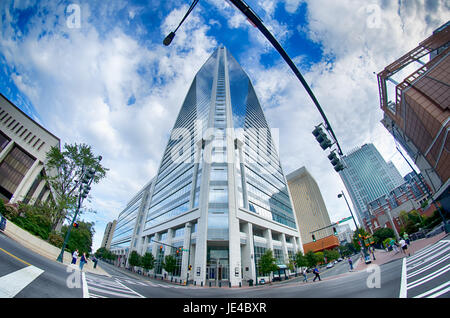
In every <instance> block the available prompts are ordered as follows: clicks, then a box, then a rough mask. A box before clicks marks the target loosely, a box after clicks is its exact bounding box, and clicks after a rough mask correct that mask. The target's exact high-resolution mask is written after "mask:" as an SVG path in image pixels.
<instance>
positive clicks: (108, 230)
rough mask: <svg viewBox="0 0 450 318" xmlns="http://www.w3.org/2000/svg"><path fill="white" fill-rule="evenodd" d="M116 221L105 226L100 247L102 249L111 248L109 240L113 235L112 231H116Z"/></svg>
mask: <svg viewBox="0 0 450 318" xmlns="http://www.w3.org/2000/svg"><path fill="white" fill-rule="evenodd" d="M116 224H117V220H114V221H113V222H108V224H106V229H105V234H103V240H102V245H101V246H100V247H104V248H106V249H107V250H109V249H110V248H111V240H112V238H113V235H114V230H115V229H116Z"/></svg>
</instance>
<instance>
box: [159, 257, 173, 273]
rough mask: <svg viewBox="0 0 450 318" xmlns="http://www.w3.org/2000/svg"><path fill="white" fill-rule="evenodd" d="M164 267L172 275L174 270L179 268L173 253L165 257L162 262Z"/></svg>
mask: <svg viewBox="0 0 450 318" xmlns="http://www.w3.org/2000/svg"><path fill="white" fill-rule="evenodd" d="M162 268H163V269H164V270H165V271H166V272H168V273H169V274H170V275H173V272H174V271H175V269H176V268H177V260H176V258H175V257H174V256H173V255H167V256H166V257H165V258H164V261H163V263H162Z"/></svg>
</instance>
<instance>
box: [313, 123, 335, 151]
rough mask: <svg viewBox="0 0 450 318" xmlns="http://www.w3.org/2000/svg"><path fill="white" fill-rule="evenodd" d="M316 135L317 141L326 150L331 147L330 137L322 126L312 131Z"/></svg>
mask: <svg viewBox="0 0 450 318" xmlns="http://www.w3.org/2000/svg"><path fill="white" fill-rule="evenodd" d="M312 134H313V136H314V137H316V140H317V142H318V143H319V144H320V147H321V148H322V149H323V150H325V149H327V148H330V147H331V141H330V139H328V137H327V135H326V134H325V132H324V131H323V129H322V127H320V126H316V128H314V130H313V131H312Z"/></svg>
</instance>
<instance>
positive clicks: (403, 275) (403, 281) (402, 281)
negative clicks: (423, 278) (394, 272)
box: [398, 257, 407, 298]
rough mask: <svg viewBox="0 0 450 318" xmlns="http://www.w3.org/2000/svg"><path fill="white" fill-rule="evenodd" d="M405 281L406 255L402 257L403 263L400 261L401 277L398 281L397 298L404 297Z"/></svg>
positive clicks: (405, 290)
mask: <svg viewBox="0 0 450 318" xmlns="http://www.w3.org/2000/svg"><path fill="white" fill-rule="evenodd" d="M406 285H407V281H406V257H405V258H403V263H402V278H401V282H400V295H399V296H398V297H399V298H406V292H407V288H406Z"/></svg>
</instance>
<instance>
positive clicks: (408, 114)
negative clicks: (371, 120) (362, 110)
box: [378, 22, 450, 211]
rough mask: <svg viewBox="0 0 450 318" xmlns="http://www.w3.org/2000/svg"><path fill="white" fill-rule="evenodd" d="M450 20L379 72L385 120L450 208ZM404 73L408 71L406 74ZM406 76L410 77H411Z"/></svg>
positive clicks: (440, 199) (438, 195) (387, 126)
mask: <svg viewBox="0 0 450 318" xmlns="http://www.w3.org/2000/svg"><path fill="white" fill-rule="evenodd" d="M449 43H450V22H447V23H445V24H444V25H443V26H441V27H440V28H438V29H437V30H435V31H434V32H433V34H432V35H431V36H429V37H428V38H427V39H425V40H423V41H422V42H420V43H419V45H418V46H417V47H415V48H414V49H412V50H411V51H409V52H407V53H406V54H405V55H403V56H402V57H400V58H399V59H398V60H396V61H394V62H393V63H391V64H390V65H388V66H386V68H385V69H384V70H383V71H382V72H380V73H379V74H378V86H379V94H380V105H381V109H382V110H383V115H384V116H383V119H382V121H381V122H382V123H383V125H384V126H385V127H386V129H387V130H388V131H389V132H390V133H391V134H392V136H393V137H394V138H395V140H396V142H398V143H399V144H401V145H402V147H403V148H404V149H405V150H406V152H407V153H408V155H409V157H410V158H411V159H412V160H414V163H415V164H416V166H417V167H418V168H419V169H420V172H421V174H422V175H423V177H424V178H425V181H426V183H427V184H428V185H430V187H431V189H432V191H431V192H432V193H433V197H434V199H435V200H438V201H440V202H441V204H442V205H443V207H444V208H445V209H446V210H447V211H449V210H450V181H449V177H450V154H449V149H450V143H449V139H448V131H449V128H450V109H449V108H450V90H449V88H448V83H449V82H450V55H449V54H450V46H449ZM402 74H403V75H402ZM405 76H406V77H405Z"/></svg>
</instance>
